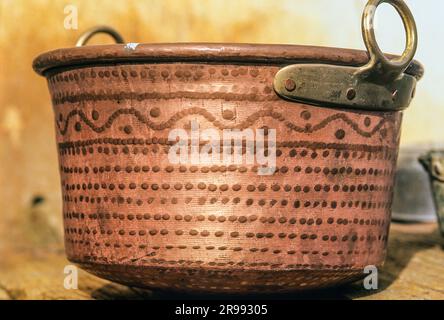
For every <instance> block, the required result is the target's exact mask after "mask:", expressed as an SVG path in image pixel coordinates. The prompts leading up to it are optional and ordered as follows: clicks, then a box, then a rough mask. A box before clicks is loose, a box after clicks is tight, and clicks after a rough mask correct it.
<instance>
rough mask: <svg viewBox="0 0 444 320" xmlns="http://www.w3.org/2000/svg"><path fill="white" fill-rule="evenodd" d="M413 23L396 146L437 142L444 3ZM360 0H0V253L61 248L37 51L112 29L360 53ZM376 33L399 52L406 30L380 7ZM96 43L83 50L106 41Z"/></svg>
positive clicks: (442, 130) (47, 109)
mask: <svg viewBox="0 0 444 320" xmlns="http://www.w3.org/2000/svg"><path fill="white" fill-rule="evenodd" d="M406 2H407V3H408V5H409V6H410V8H411V10H412V11H413V13H414V16H415V18H416V22H417V25H418V30H419V35H420V42H419V48H418V52H417V55H416V59H417V60H419V61H421V62H422V63H423V64H424V65H425V69H426V75H425V77H424V79H423V80H422V81H421V82H420V83H419V85H418V88H417V95H416V99H415V100H414V102H413V104H412V106H411V107H410V108H409V109H408V110H407V111H406V112H405V118H404V125H403V134H402V145H403V146H404V147H407V146H418V145H420V146H431V145H440V144H442V142H444V125H443V120H444V108H443V106H442V104H443V102H444V98H443V92H441V88H443V87H444V85H443V82H444V77H443V75H444V72H443V71H444V64H443V63H441V61H440V59H441V56H442V50H443V42H442V32H443V30H444V22H443V19H442V12H444V1H436V0H407V1H406ZM365 3H366V1H365V0H341V1H331V0H316V1H313V0H280V1H275V0H242V1H239V0H126V1H111V0H95V1H88V0H1V1H0V190H1V192H0V208H1V211H0V252H1V250H2V249H5V248H6V247H7V246H8V244H11V243H13V244H14V246H15V247H20V246H22V245H23V246H24V245H25V244H26V243H30V241H32V243H33V244H34V245H35V246H52V245H54V246H56V247H61V246H62V244H63V242H62V240H61V239H62V237H61V235H62V224H61V216H62V214H61V194H60V185H59V175H58V165H57V153H56V145H55V139H54V128H53V113H52V108H51V104H50V97H49V94H48V90H47V87H46V82H45V80H44V79H43V78H41V77H39V76H37V75H36V74H35V73H34V72H33V70H32V68H31V64H32V60H33V59H34V58H35V57H36V56H37V55H38V54H40V53H42V52H44V51H48V50H52V49H56V48H62V47H72V46H73V45H74V44H75V42H76V39H77V37H78V36H79V35H80V34H81V33H82V31H84V30H85V29H88V28H90V27H92V26H94V25H98V24H106V25H110V26H112V27H114V28H116V29H117V30H118V31H119V32H120V33H121V34H122V35H123V36H124V37H125V39H126V41H131V42H251V43H285V44H305V45H309V44H313V45H320V46H331V47H345V48H357V49H364V45H363V42H362V38H361V31H360V19H361V13H362V10H363V8H364V5H365ZM69 5H74V6H75V7H76V8H77V10H78V30H69V29H65V28H64V20H65V17H66V13H65V12H64V10H65V8H66V6H69ZM377 36H378V39H379V43H380V46H381V48H382V49H383V50H385V51H386V52H391V53H401V52H402V51H403V48H404V41H405V36H404V30H403V27H402V23H401V20H400V18H399V17H398V15H397V14H396V12H395V11H394V10H393V8H392V7H390V6H389V5H383V6H381V8H380V9H379V10H378V14H377ZM109 42H110V40H109V38H107V37H106V36H103V37H102V36H97V37H96V38H94V39H93V40H92V41H91V43H95V44H98V43H109Z"/></svg>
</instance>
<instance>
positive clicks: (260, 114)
mask: <svg viewBox="0 0 444 320" xmlns="http://www.w3.org/2000/svg"><path fill="white" fill-rule="evenodd" d="M121 115H131V116H133V117H135V118H136V119H137V120H138V121H139V122H141V123H143V124H145V125H146V126H147V127H149V128H150V129H152V130H155V131H162V130H165V129H168V128H171V127H172V126H173V125H174V124H175V123H177V122H178V121H180V120H181V119H183V118H185V117H186V116H190V115H194V116H195V115H199V116H202V117H203V118H205V119H206V120H207V121H208V122H210V123H212V124H213V125H214V126H215V127H216V128H218V129H220V130H224V129H239V130H243V129H246V128H248V127H250V126H251V125H253V124H254V123H255V122H256V121H257V120H259V119H260V118H265V117H270V118H273V119H275V120H278V121H285V125H286V126H287V127H288V128H289V129H291V130H293V131H295V132H299V133H314V132H316V131H319V130H321V129H323V128H324V127H326V126H327V125H328V124H329V123H330V122H332V121H335V120H342V121H343V122H344V123H346V124H347V125H348V126H350V128H351V129H352V130H353V131H355V132H356V133H357V134H359V135H361V136H363V137H366V138H370V137H372V136H373V135H374V134H375V133H376V132H378V131H379V130H380V129H381V128H382V126H383V125H384V124H385V122H386V121H385V119H384V118H382V119H381V120H380V121H379V123H378V124H377V125H376V126H375V127H374V128H373V129H372V130H371V131H365V130H362V129H361V128H359V125H358V124H357V123H356V122H354V121H353V120H352V119H350V118H349V117H348V116H347V115H346V114H345V113H336V114H333V115H331V116H328V117H327V118H325V119H324V120H322V121H321V122H319V123H318V124H316V125H314V126H311V125H308V126H304V127H301V126H297V125H296V124H294V123H292V122H291V121H288V120H285V117H284V115H283V114H281V113H279V112H276V111H273V110H272V109H263V110H259V111H257V112H255V113H253V114H252V115H250V116H248V117H247V119H245V120H244V121H243V122H242V123H239V124H237V125H232V126H230V125H224V124H223V123H222V122H220V121H219V120H217V119H216V117H215V116H214V115H213V114H211V113H210V112H208V111H207V110H206V109H203V108H199V107H193V108H189V109H185V110H182V111H179V112H178V113H176V114H174V115H173V116H172V117H171V118H170V119H168V120H167V121H164V122H161V123H155V122H153V121H151V120H150V119H148V118H147V117H145V116H144V115H143V114H142V113H141V112H140V111H138V110H136V109H134V108H122V109H118V110H116V111H114V112H113V113H112V114H111V116H109V118H108V120H107V121H106V122H105V123H104V124H103V125H101V126H96V125H95V124H94V123H93V122H92V121H91V120H90V119H89V118H88V117H87V116H86V115H85V113H84V112H83V111H82V110H78V109H75V110H72V111H71V112H70V113H69V114H68V116H67V118H66V120H65V123H64V126H61V125H60V124H59V123H58V122H56V123H57V127H58V129H59V132H60V133H61V134H62V135H65V134H66V132H67V131H68V126H69V123H70V120H71V118H73V117H74V116H79V117H80V119H81V120H82V121H83V122H84V123H85V124H86V125H87V126H88V127H90V128H91V129H92V130H93V131H95V132H96V133H102V132H103V131H105V129H108V128H110V127H111V126H112V124H113V123H114V121H115V120H116V119H117V118H118V117H119V116H121Z"/></svg>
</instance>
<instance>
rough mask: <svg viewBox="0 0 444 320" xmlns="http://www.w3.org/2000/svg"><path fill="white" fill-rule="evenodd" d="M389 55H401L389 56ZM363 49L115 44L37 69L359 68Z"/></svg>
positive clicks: (417, 68)
mask: <svg viewBox="0 0 444 320" xmlns="http://www.w3.org/2000/svg"><path fill="white" fill-rule="evenodd" d="M388 57H389V58H393V57H397V56H395V55H388ZM368 60H369V58H368V53H367V51H363V50H356V49H344V48H333V47H321V46H305V45H281V44H248V43H245V44H236V43H203V42H202V43H158V44H146V43H142V44H138V43H128V44H111V45H90V46H84V47H75V48H62V49H57V50H53V51H49V52H46V53H43V54H41V55H39V56H38V57H37V58H36V59H35V60H34V61H33V68H34V70H35V71H36V72H37V73H38V74H40V75H43V76H46V74H48V73H52V71H57V70H58V69H64V68H76V67H77V68H78V67H85V66H94V65H106V64H130V63H144V62H148V63H168V62H170V63H176V62H183V63H190V62H194V63H208V64H227V63H234V64H250V65H276V66H284V65H287V64H294V63H320V64H332V65H343V66H354V67H359V66H362V65H365V64H366V63H367V62H368ZM405 73H406V74H409V75H411V76H414V77H415V78H416V79H417V80H419V79H421V78H422V76H423V74H424V68H423V66H422V64H421V63H420V62H418V61H416V60H414V61H412V63H411V64H410V65H409V67H408V68H407V69H406V71H405Z"/></svg>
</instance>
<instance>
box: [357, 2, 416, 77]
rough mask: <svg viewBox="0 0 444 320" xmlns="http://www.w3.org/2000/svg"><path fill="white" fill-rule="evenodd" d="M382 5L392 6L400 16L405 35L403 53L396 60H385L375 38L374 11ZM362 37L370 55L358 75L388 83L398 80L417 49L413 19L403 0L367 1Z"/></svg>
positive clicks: (363, 17)
mask: <svg viewBox="0 0 444 320" xmlns="http://www.w3.org/2000/svg"><path fill="white" fill-rule="evenodd" d="M382 3H388V4H390V5H392V6H393V7H394V8H395V9H396V11H397V12H398V14H399V15H400V16H401V19H402V22H403V24H404V29H405V33H406V45H405V49H404V52H403V53H402V55H401V56H400V57H398V58H394V59H389V58H387V57H386V56H385V55H384V53H383V52H382V51H381V49H380V48H379V46H378V42H377V40H376V36H375V29H374V19H375V14H376V9H377V8H378V6H379V5H380V4H382ZM361 28H362V37H363V39H364V43H365V46H366V48H367V51H368V53H369V54H370V61H369V63H368V64H367V65H365V66H364V67H362V68H361V69H360V70H359V71H358V73H360V74H361V75H365V77H371V78H372V79H380V80H382V81H384V82H390V81H393V80H394V79H396V78H398V77H399V75H401V74H402V73H403V72H404V71H405V70H406V69H407V67H408V66H409V65H410V63H411V62H412V60H413V58H414V56H415V53H416V49H417V47H418V32H417V28H416V23H415V19H414V17H413V15H412V12H411V11H410V9H409V7H408V6H407V5H406V3H405V2H404V1H403V0H369V2H368V3H367V5H366V6H365V9H364V13H363V15H362V24H361Z"/></svg>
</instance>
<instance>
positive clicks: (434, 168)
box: [419, 150, 444, 236]
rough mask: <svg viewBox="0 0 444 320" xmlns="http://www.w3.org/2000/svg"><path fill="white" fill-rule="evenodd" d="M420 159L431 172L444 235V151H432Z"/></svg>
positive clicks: (437, 209)
mask: <svg viewBox="0 0 444 320" xmlns="http://www.w3.org/2000/svg"><path fill="white" fill-rule="evenodd" d="M419 161H420V162H421V164H422V165H423V166H424V168H425V169H426V170H427V172H428V173H429V176H430V180H431V183H432V191H433V197H434V200H435V206H436V212H437V214H438V221H439V226H440V230H441V234H442V235H443V236H444V151H443V150H441V151H430V152H428V153H427V154H425V155H423V156H421V157H420V158H419Z"/></svg>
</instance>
